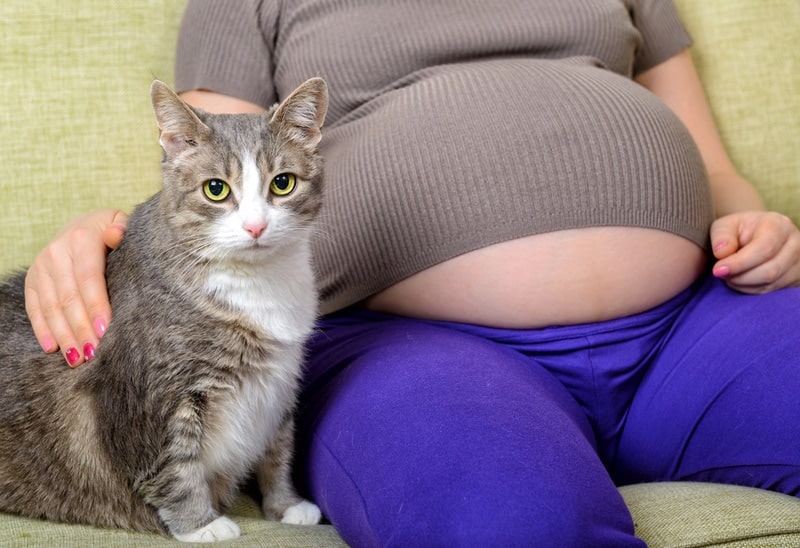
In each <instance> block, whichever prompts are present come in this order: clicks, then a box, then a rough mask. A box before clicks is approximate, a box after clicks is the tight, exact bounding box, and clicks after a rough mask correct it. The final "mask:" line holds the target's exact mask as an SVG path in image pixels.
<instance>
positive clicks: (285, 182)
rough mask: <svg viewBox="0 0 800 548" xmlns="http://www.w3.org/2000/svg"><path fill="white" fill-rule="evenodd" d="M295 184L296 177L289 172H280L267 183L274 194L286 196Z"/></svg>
mask: <svg viewBox="0 0 800 548" xmlns="http://www.w3.org/2000/svg"><path fill="white" fill-rule="evenodd" d="M296 184H297V179H295V176H294V175H292V174H291V173H281V174H280V175H276V176H275V178H274V179H272V182H271V183H270V184H269V190H270V192H272V193H273V194H274V195H275V196H286V195H288V194H291V193H292V191H293V190H294V187H295V185H296Z"/></svg>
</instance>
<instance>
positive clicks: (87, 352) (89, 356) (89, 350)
mask: <svg viewBox="0 0 800 548" xmlns="http://www.w3.org/2000/svg"><path fill="white" fill-rule="evenodd" d="M83 355H84V356H86V361H87V362H90V361H92V360H93V359H94V345H93V344H92V343H86V344H84V345H83Z"/></svg>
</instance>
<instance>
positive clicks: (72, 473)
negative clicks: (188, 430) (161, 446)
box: [0, 273, 163, 531]
mask: <svg viewBox="0 0 800 548" xmlns="http://www.w3.org/2000/svg"><path fill="white" fill-rule="evenodd" d="M24 278H25V274H24V273H17V274H13V275H11V276H9V277H7V278H5V279H4V280H3V281H2V282H0V329H2V331H3V337H2V338H0V511H5V512H12V513H18V514H22V515H26V516H31V517H42V518H47V519H51V520H55V521H66V522H86V521H87V516H92V518H91V519H90V520H89V521H91V522H93V523H95V524H98V525H105V526H114V527H131V524H132V523H134V522H135V523H138V524H139V526H138V527H137V528H140V529H141V528H144V529H146V530H151V531H162V530H163V528H162V526H161V525H160V522H159V521H158V519H157V517H156V516H155V515H154V513H153V512H152V510H148V509H145V508H143V507H142V506H141V505H138V504H137V503H136V501H135V500H134V498H133V497H132V496H126V495H125V493H126V492H129V493H130V488H129V486H128V485H127V482H125V481H124V480H123V478H122V477H121V476H120V475H119V474H118V470H117V465H116V464H115V463H114V459H113V456H112V455H110V454H109V452H108V450H107V447H106V446H105V445H104V444H103V442H102V439H103V436H102V432H101V431H100V430H101V428H102V426H101V425H100V424H99V422H98V421H97V417H98V409H99V408H98V404H97V392H96V390H94V389H93V388H92V387H93V386H97V385H98V382H97V379H98V378H99V376H104V375H106V374H107V372H106V371H104V370H103V369H102V368H101V367H94V365H100V364H88V365H84V366H82V367H80V368H77V369H71V368H69V367H68V366H67V365H66V363H65V361H64V358H63V357H62V355H61V353H54V354H45V353H44V352H43V351H42V349H41V347H40V346H39V344H38V342H37V341H36V338H35V336H34V334H33V329H32V328H31V325H30V322H29V320H28V317H27V314H26V312H25V302H24V298H25V297H24V284H25V281H24ZM110 494H111V495H113V496H110ZM151 514H152V515H151ZM142 524H150V525H149V526H148V525H144V526H143V525H142Z"/></svg>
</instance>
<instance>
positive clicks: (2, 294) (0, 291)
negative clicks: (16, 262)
mask: <svg viewBox="0 0 800 548" xmlns="http://www.w3.org/2000/svg"><path fill="white" fill-rule="evenodd" d="M0 333H3V337H2V338H1V339H0V362H6V357H9V358H12V359H13V358H14V357H15V356H19V355H20V354H29V353H32V352H37V351H38V352H41V348H40V347H39V344H38V343H37V342H36V338H35V337H34V335H33V329H32V328H31V324H30V321H29V320H28V315H27V313H26V312H25V272H24V271H20V272H15V273H12V274H10V275H8V276H7V277H5V278H4V279H3V280H2V282H0ZM2 365H3V364H2V363H0V367H2Z"/></svg>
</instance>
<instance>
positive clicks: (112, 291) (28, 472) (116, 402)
mask: <svg viewBox="0 0 800 548" xmlns="http://www.w3.org/2000/svg"><path fill="white" fill-rule="evenodd" d="M327 97H328V96H327V86H326V84H325V82H324V80H322V79H320V78H314V79H311V80H308V81H307V82H305V83H304V84H302V85H301V86H299V87H298V88H297V89H296V90H295V91H294V92H293V93H292V94H291V95H290V96H289V97H288V98H287V99H286V100H284V101H283V102H282V103H280V104H279V105H275V106H273V107H272V109H271V110H270V111H268V112H266V113H264V114H238V115H214V114H210V113H207V112H204V111H202V110H199V109H193V108H191V107H190V106H189V105H187V104H186V103H184V102H183V101H182V100H181V98H180V97H179V96H178V95H176V94H175V93H174V92H173V91H172V90H171V89H170V88H169V87H168V86H167V85H166V84H164V83H162V82H159V81H154V82H153V84H152V87H151V99H152V103H153V109H154V112H155V116H156V121H157V125H158V128H159V141H160V144H161V147H162V149H163V159H162V174H163V185H162V188H161V190H160V191H159V192H158V193H156V194H155V195H154V196H153V197H152V198H150V199H149V200H147V201H146V202H144V203H143V204H140V205H139V206H137V207H136V208H135V210H134V212H133V213H132V215H131V217H130V219H129V222H128V227H127V230H126V233H125V236H124V238H123V240H122V242H121V243H120V244H119V246H118V247H117V248H116V249H115V250H113V251H111V252H110V253H109V255H108V260H107V266H106V276H107V283H108V290H109V295H110V299H111V304H112V310H113V319H112V321H111V322H110V325H109V327H108V330H107V332H106V333H105V335H104V337H103V339H102V341H101V342H100V344H99V346H98V348H97V350H96V353H95V356H94V358H93V360H92V361H91V362H90V363H88V364H85V365H83V366H81V367H79V368H77V369H70V368H69V367H67V366H66V364H64V363H63V358H62V357H61V355H60V354H49V355H48V354H44V353H42V352H41V350H40V348H39V347H38V346H37V343H36V340H35V338H34V335H33V332H32V329H31V327H30V324H29V322H28V320H27V316H26V314H25V309H24V300H23V299H24V297H23V287H24V273H17V274H16V275H11V276H9V277H8V278H7V279H6V280H5V281H4V282H3V283H2V285H1V286H0V330H2V333H3V337H2V342H0V383H2V384H0V511H5V512H11V513H16V514H22V515H25V516H30V517H38V518H44V519H49V520H53V521H61V522H73V523H84V524H90V525H95V526H101V527H115V528H126V529H131V530H138V531H146V532H156V533H161V534H164V535H172V536H173V537H175V538H176V539H178V540H181V541H185V542H204V541H214V540H224V539H229V538H235V537H238V536H239V535H240V534H241V532H240V529H239V527H238V526H237V525H236V523H235V522H234V521H232V520H231V519H229V518H227V517H225V516H224V514H223V512H224V511H225V509H226V508H228V507H229V506H230V504H231V503H232V501H233V500H234V498H235V497H236V494H237V492H238V489H239V487H240V486H241V485H242V483H243V481H244V480H245V479H246V478H247V477H248V475H249V474H251V473H252V472H253V471H255V475H256V477H257V480H258V483H259V487H260V489H261V492H262V495H263V502H262V508H263V511H264V514H265V517H266V518H267V519H281V520H282V521H284V522H288V523H296V524H314V523H318V522H319V521H320V519H321V515H320V511H319V509H318V508H317V507H316V506H315V505H314V504H313V503H311V502H308V501H305V500H303V499H302V498H300V497H299V496H298V495H297V494H296V492H295V489H294V487H293V485H292V484H291V480H290V468H291V454H292V446H293V438H294V431H293V411H294V406H295V404H296V396H297V390H298V385H299V377H300V373H301V361H302V357H303V346H304V343H305V341H306V339H307V337H308V336H309V335H310V333H311V332H312V329H313V324H314V322H315V320H316V316H317V294H316V291H315V283H314V277H313V271H312V266H311V263H310V235H311V233H312V231H313V222H314V220H315V218H316V217H317V215H318V213H319V211H320V208H321V205H322V193H323V181H322V172H323V165H322V158H321V155H320V153H319V151H318V143H319V142H320V139H321V128H322V124H323V121H324V118H325V113H326V109H327Z"/></svg>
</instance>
